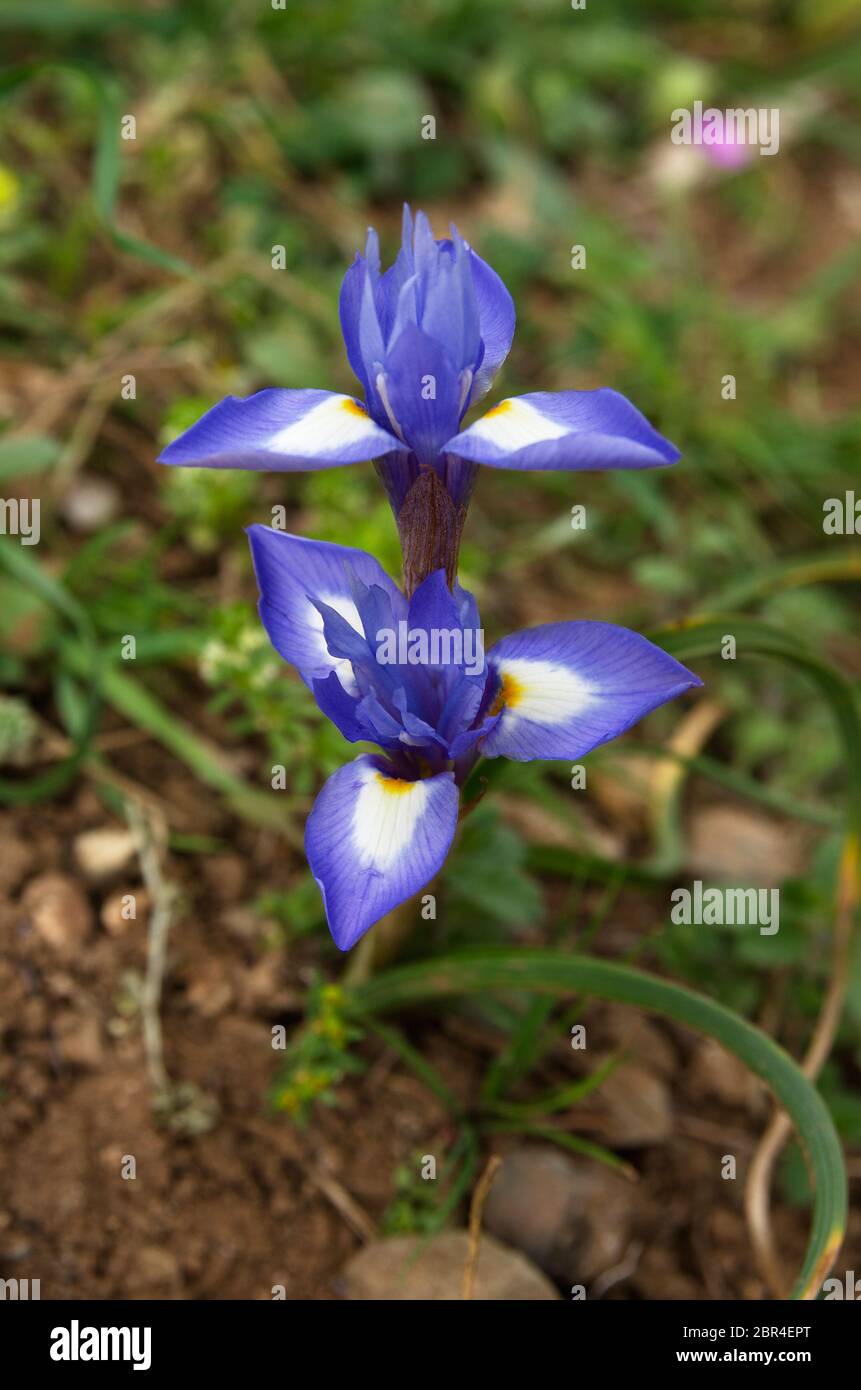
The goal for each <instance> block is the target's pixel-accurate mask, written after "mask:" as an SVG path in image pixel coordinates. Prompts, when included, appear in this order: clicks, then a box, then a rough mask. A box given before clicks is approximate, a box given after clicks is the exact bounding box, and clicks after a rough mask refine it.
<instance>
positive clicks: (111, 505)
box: [60, 474, 120, 535]
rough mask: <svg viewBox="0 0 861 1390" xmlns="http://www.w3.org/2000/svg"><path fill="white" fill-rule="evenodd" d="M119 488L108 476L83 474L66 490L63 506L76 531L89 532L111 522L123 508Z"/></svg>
mask: <svg viewBox="0 0 861 1390" xmlns="http://www.w3.org/2000/svg"><path fill="white" fill-rule="evenodd" d="M119 506H120V493H119V489H118V488H117V487H116V486H115V485H114V484H113V483H112V482H109V480H108V479H107V478H98V477H95V476H85V475H84V474H81V475H80V477H78V478H76V479H75V481H74V482H73V483H72V485H71V487H70V488H69V489H68V491H67V492H66V495H65V496H64V498H63V500H62V502H61V504H60V510H61V512H62V515H63V519H64V520H65V521H66V522H67V523H68V525H69V526H70V527H71V529H72V530H73V531H79V532H81V533H83V534H84V535H89V534H90V533H91V532H93V531H100V530H101V529H102V527H103V526H107V524H108V522H109V521H112V520H113V518H114V517H115V516H116V514H117V512H118V511H119Z"/></svg>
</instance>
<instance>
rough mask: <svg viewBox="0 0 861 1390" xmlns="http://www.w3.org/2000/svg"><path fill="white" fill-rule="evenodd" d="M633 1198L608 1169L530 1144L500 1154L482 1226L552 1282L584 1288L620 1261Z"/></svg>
mask: <svg viewBox="0 0 861 1390" xmlns="http://www.w3.org/2000/svg"><path fill="white" fill-rule="evenodd" d="M635 1197H636V1191H635V1188H634V1186H633V1184H632V1183H630V1182H628V1181H627V1180H626V1179H625V1178H623V1177H621V1176H620V1175H619V1174H618V1173H614V1172H613V1171H612V1170H611V1169H609V1168H606V1167H602V1166H601V1165H600V1164H598V1163H593V1162H590V1161H588V1160H577V1159H574V1158H571V1157H569V1156H568V1154H564V1153H561V1152H560V1151H559V1150H558V1149H550V1148H539V1147H538V1146H535V1145H533V1146H530V1147H525V1148H522V1149H515V1150H513V1151H512V1152H511V1153H509V1154H506V1155H505V1157H504V1159H503V1161H502V1167H501V1168H500V1169H499V1171H498V1173H497V1175H496V1178H495V1180H494V1183H493V1186H492V1187H491V1189H490V1192H489V1194H488V1197H487V1202H486V1204H485V1208H484V1224H485V1227H486V1229H487V1230H488V1231H489V1232H490V1233H491V1234H492V1235H495V1236H498V1238H499V1239H500V1240H502V1241H505V1243H506V1244H507V1245H512V1246H515V1247H516V1248H517V1249H518V1250H522V1251H523V1252H524V1253H525V1254H527V1255H528V1256H529V1257H530V1259H532V1260H534V1261H535V1263H536V1264H537V1265H539V1266H540V1267H541V1269H543V1270H544V1271H545V1272H546V1273H547V1274H549V1275H551V1276H552V1277H553V1278H554V1279H559V1280H561V1281H562V1282H564V1283H565V1284H575V1283H584V1284H588V1283H591V1281H592V1280H593V1279H595V1278H596V1277H597V1276H598V1275H599V1274H603V1273H604V1272H605V1271H606V1270H607V1269H610V1268H612V1266H614V1265H616V1264H618V1263H619V1261H620V1260H621V1259H622V1257H623V1255H624V1253H625V1250H626V1248H627V1246H628V1243H629V1240H630V1234H631V1223H632V1220H633V1214H634V1201H635Z"/></svg>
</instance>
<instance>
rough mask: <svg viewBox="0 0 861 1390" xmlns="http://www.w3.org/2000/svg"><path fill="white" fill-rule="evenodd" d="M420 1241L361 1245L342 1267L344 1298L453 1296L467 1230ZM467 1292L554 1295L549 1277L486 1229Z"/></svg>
mask: <svg viewBox="0 0 861 1390" xmlns="http://www.w3.org/2000/svg"><path fill="white" fill-rule="evenodd" d="M421 1245H422V1241H421V1239H417V1238H416V1237H415V1236H388V1237H386V1238H385V1239H383V1240H375V1241H372V1242H371V1243H370V1245H366V1246H365V1247H364V1249H363V1250H360V1251H359V1252H358V1254H356V1255H353V1257H352V1258H351V1259H350V1260H348V1261H347V1264H346V1265H345V1266H344V1270H343V1275H342V1280H343V1288H344V1292H345V1294H346V1297H347V1298H349V1299H353V1300H362V1301H374V1300H385V1301H397V1302H404V1301H409V1302H418V1303H434V1302H454V1301H457V1300H459V1299H460V1298H461V1297H462V1287H463V1271H464V1267H465V1265H466V1260H467V1255H468V1251H469V1236H468V1234H467V1232H466V1231H444V1232H442V1234H441V1235H438V1236H434V1237H433V1239H432V1240H429V1241H428V1242H427V1244H426V1245H425V1246H424V1248H423V1249H421ZM416 1251H419V1253H418V1255H417V1256H416V1257H415V1258H412V1257H413V1256H415V1252H416ZM473 1296H474V1298H476V1299H478V1300H480V1301H483V1302H509V1303H511V1302H517V1303H521V1302H534V1301H540V1300H544V1299H557V1298H559V1294H558V1293H557V1291H556V1289H555V1288H554V1287H553V1285H552V1284H551V1283H550V1280H549V1279H547V1278H546V1277H545V1276H544V1275H543V1274H542V1273H541V1271H540V1270H538V1269H536V1268H535V1266H534V1265H533V1264H531V1263H530V1262H529V1260H527V1259H526V1257H525V1256H524V1255H521V1254H520V1253H519V1252H518V1251H516V1250H509V1249H508V1248H507V1247H506V1246H504V1245H501V1244H500V1242H499V1241H498V1240H494V1239H493V1237H492V1236H490V1235H487V1234H486V1233H485V1234H483V1235H482V1237H481V1246H480V1249H479V1254H478V1261H477V1265H476V1274H475V1286H474V1295H473Z"/></svg>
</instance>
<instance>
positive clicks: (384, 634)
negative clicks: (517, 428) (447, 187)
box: [248, 526, 702, 951]
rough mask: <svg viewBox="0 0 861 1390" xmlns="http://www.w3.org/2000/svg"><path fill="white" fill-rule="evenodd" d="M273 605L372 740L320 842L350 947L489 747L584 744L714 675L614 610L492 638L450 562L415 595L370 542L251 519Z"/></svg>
mask: <svg viewBox="0 0 861 1390" xmlns="http://www.w3.org/2000/svg"><path fill="white" fill-rule="evenodd" d="M248 534H249V538H250V542H251V551H252V556H253V560H254V568H255V571H256V574H257V582H258V586H259V589H260V616H261V618H262V620H263V624H264V626H265V628H266V631H267V633H268V634H269V638H270V640H271V642H272V644H273V646H274V647H275V649H276V650H277V651H278V652H279V653H280V655H281V656H282V657H283V658H284V659H285V660H286V661H288V662H290V663H291V664H292V665H293V666H295V667H296V669H297V670H298V672H299V674H300V675H301V677H302V679H303V680H304V681H305V682H306V684H307V685H308V686H309V687H310V688H311V690H312V691H313V693H314V695H315V697H316V699H317V703H318V704H319V706H320V708H321V709H322V711H323V712H324V714H326V715H327V716H328V718H329V719H331V720H332V722H333V723H334V724H335V725H336V726H337V727H338V729H340V731H341V733H342V734H343V735H344V737H345V738H346V739H348V740H349V741H350V742H352V743H359V742H369V743H373V744H376V745H377V747H378V748H379V749H380V750H381V751H380V753H379V754H378V755H377V754H371V755H369V754H363V755H361V756H360V757H358V758H356V759H355V760H354V761H353V762H351V763H348V764H347V765H346V766H345V767H342V768H340V769H339V771H338V772H336V773H334V775H333V776H332V777H330V778H329V780H328V782H326V784H325V785H324V787H323V789H322V791H321V792H320V794H319V796H318V797H317V801H316V803H315V805H314V808H313V810H312V812H311V815H310V817H309V819H308V824H307V828H306V834H305V847H306V851H307V855H308V860H309V863H310V865H311V870H312V872H313V874H314V877H315V879H316V880H317V883H318V884H319V886H320V890H321V892H322V894H323V900H324V904H325V908H326V915H327V918H328V922H329V927H330V929H331V932H332V935H333V937H334V939H335V942H336V944H337V945H338V946H339V947H340V948H341V950H343V951H346V950H349V949H350V947H352V946H353V945H354V944H355V942H356V941H357V940H358V939H359V937H361V936H362V935H363V934H364V933H365V932H366V931H367V930H368V928H369V927H371V926H372V925H373V924H374V922H376V921H378V920H379V918H380V917H382V916H384V915H385V913H387V912H389V911H390V910H391V909H392V908H394V907H396V906H397V905H398V904H399V903H402V902H405V901H406V900H407V899H408V898H410V897H412V896H413V895H414V894H415V893H418V892H419V891H420V890H421V889H422V888H423V887H424V886H425V885H426V884H427V883H428V882H429V881H430V880H431V879H432V878H433V876H434V875H435V874H436V873H437V871H438V870H439V869H440V867H441V866H442V864H443V862H444V860H445V858H446V855H447V854H448V851H449V848H450V846H451V842H452V839H453V836H454V832H455V827H456V825H457V819H458V806H459V789H460V787H461V786H462V785H463V782H464V780H465V778H466V776H467V775H468V773H469V772H470V770H471V769H472V767H473V766H474V765H475V763H476V761H477V760H478V758H479V757H482V756H483V757H488V758H496V757H507V758H512V759H514V760H516V761H519V762H529V761H531V760H532V759H535V758H558V759H563V758H564V759H567V760H577V759H579V758H581V757H583V756H584V754H586V753H588V752H589V751H590V750H591V749H593V748H596V747H597V746H598V745H599V744H602V743H606V742H607V741H608V740H609V739H612V738H615V737H616V736H617V735H618V734H621V733H622V732H623V731H624V730H625V729H628V728H630V726H631V725H632V724H634V723H636V721H637V720H638V719H640V718H642V717H643V715H645V714H647V713H648V712H649V711H650V710H653V709H655V708H656V707H657V706H658V705H662V704H664V703H666V701H668V700H672V699H674V698H675V697H676V696H677V695H680V694H682V692H683V691H685V690H689V689H691V688H692V687H693V686H698V685H701V684H702V682H701V681H700V680H699V679H698V678H697V677H696V676H695V675H693V674H692V673H691V672H690V671H688V670H687V669H686V668H685V667H684V666H682V665H680V663H679V662H678V661H676V660H674V659H673V657H671V656H669V655H668V654H667V653H666V652H664V651H662V650H661V649H660V648H659V647H656V646H654V645H653V643H651V642H649V641H647V640H646V638H645V637H641V636H640V635H639V634H638V633H636V632H631V631H629V630H628V629H627V628H623V627H615V626H613V625H612V624H610V623H602V622H562V623H548V624H546V625H545V626H542V627H536V628H531V629H529V630H527V631H524V632H516V633H513V634H512V635H511V636H509V637H504V638H503V639H502V640H501V641H499V642H497V643H496V644H495V645H494V646H493V647H491V648H490V650H489V651H488V652H487V653H486V655H485V652H484V644H483V634H482V632H481V628H480V623H479V615H478V610H477V607H476V603H475V600H474V598H473V597H472V595H471V594H469V593H468V592H467V591H466V590H465V589H463V588H461V586H460V585H459V584H457V583H456V584H455V585H454V586H453V587H449V584H448V581H447V579H446V575H445V572H444V571H443V570H442V569H439V570H436V571H434V572H433V573H431V574H429V575H428V576H427V577H426V578H425V579H424V580H423V581H422V583H421V584H420V585H419V587H418V588H417V589H416V591H415V592H414V593H413V595H412V596H411V597H410V598H407V597H406V596H405V594H404V593H402V592H401V590H400V589H399V588H398V587H397V585H395V584H394V583H393V581H392V580H391V579H390V578H389V576H388V575H387V574H386V573H385V571H384V570H383V569H382V568H381V567H380V565H379V564H378V563H377V561H376V560H375V559H374V558H373V556H371V555H368V554H366V553H365V552H364V551H361V550H355V549H351V548H349V547H347V546H340V545H332V544H329V543H326V542H321V541H313V540H306V539H303V538H301V537H299V536H291V535H288V534H287V533H286V532H283V531H277V530H274V529H272V528H270V527H267V526H252V527H250V528H249V533H248Z"/></svg>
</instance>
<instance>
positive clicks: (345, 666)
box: [306, 594, 362, 695]
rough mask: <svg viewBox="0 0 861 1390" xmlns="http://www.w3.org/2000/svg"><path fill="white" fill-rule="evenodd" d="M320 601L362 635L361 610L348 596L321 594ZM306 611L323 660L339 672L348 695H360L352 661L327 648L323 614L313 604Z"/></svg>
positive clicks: (339, 678) (340, 679)
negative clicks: (315, 633)
mask: <svg viewBox="0 0 861 1390" xmlns="http://www.w3.org/2000/svg"><path fill="white" fill-rule="evenodd" d="M319 601H320V603H325V604H327V605H328V607H329V608H334V610H335V612H336V613H337V614H338V615H339V616H340V617H342V618H343V619H344V621H345V622H347V623H349V624H350V627H351V628H353V630H354V631H355V632H358V633H359V634H360V635H361V634H362V620H361V618H360V617H359V610H358V608H357V607H356V605H355V603H354V602H353V600H352V599H351V598H349V597H348V596H347V595H346V594H320V595H319ZM306 611H307V616H308V626H309V627H310V628H314V630H315V631H316V632H318V633H319V643H320V656H321V659H322V660H323V661H324V662H327V663H328V665H330V666H331V668H332V670H333V671H337V673H338V680H339V681H340V682H341V685H342V686H343V687H344V689H345V690H346V692H347V694H348V695H358V693H359V687H358V685H357V684H356V676H355V672H354V671H353V663H352V661H348V660H347V658H346V657H345V656H343V657H341V656H332V654H331V653H330V651H329V648H328V647H327V646H326V639H325V637H324V636H323V614H322V613H320V612H319V611H318V610H317V609H316V608H315V607H314V605H313V603H309V604H308V606H307V610H306Z"/></svg>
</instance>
